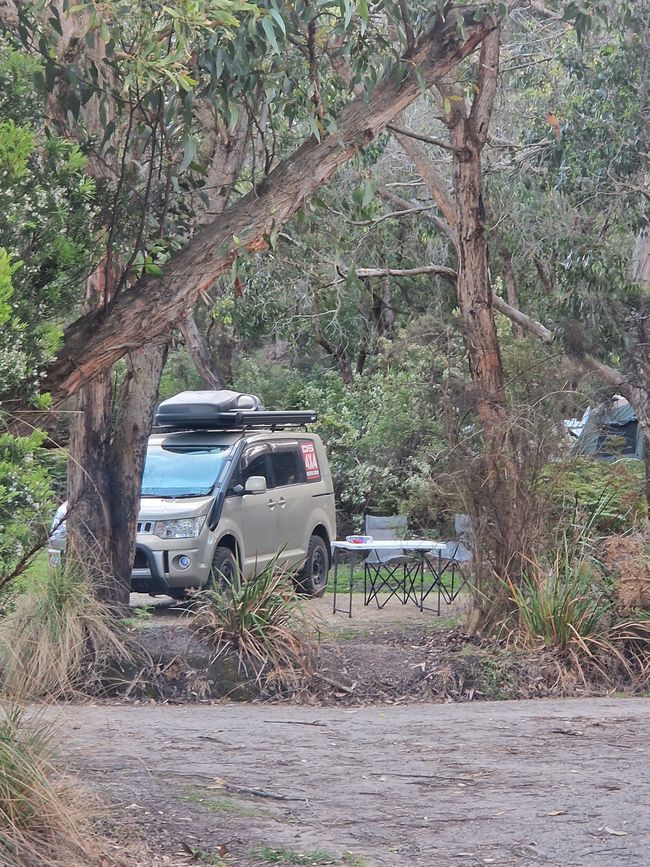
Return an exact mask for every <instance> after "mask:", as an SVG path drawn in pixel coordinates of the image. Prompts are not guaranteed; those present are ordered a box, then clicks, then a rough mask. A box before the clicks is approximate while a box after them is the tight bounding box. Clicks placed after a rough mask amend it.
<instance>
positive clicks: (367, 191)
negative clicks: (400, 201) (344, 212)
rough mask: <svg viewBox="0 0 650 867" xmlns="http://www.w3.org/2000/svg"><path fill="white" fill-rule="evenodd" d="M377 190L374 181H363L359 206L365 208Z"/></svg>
mask: <svg viewBox="0 0 650 867" xmlns="http://www.w3.org/2000/svg"><path fill="white" fill-rule="evenodd" d="M376 192H377V184H376V183H375V182H374V181H365V182H364V184H363V196H362V197H361V207H362V208H365V207H366V206H367V205H369V204H370V202H372V200H373V199H374V198H375V193H376Z"/></svg>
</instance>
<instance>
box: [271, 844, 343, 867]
mask: <svg viewBox="0 0 650 867" xmlns="http://www.w3.org/2000/svg"><path fill="white" fill-rule="evenodd" d="M255 854H256V856H257V857H258V858H259V859H260V861H262V862H263V863H264V864H287V865H302V867H309V865H311V864H333V863H335V861H336V857H335V856H334V855H332V853H331V852H326V851H325V850H323V849H314V850H313V851H311V852H296V851H295V850H294V849H273V848H272V847H270V846H260V847H259V849H257V850H256V852H255Z"/></svg>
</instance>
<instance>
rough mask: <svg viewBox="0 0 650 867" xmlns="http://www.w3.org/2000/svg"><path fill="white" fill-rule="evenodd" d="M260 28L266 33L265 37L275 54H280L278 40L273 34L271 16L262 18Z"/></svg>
mask: <svg viewBox="0 0 650 867" xmlns="http://www.w3.org/2000/svg"><path fill="white" fill-rule="evenodd" d="M262 29H263V30H264V33H265V34H266V38H267V39H268V40H269V42H270V43H271V47H272V48H273V51H274V52H275V54H278V55H279V54H280V46H279V45H278V40H277V39H276V36H275V30H274V29H273V22H272V20H271V18H262Z"/></svg>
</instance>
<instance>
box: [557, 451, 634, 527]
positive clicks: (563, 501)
mask: <svg viewBox="0 0 650 867" xmlns="http://www.w3.org/2000/svg"><path fill="white" fill-rule="evenodd" d="M544 485H545V486H546V488H547V491H548V493H549V496H550V499H551V507H552V512H553V516H554V517H555V518H561V516H562V515H563V514H566V512H567V511H568V510H573V509H575V507H576V505H577V507H578V508H579V509H581V510H585V511H588V512H593V511H594V510H597V512H598V514H597V517H596V520H595V523H594V529H595V530H596V531H598V532H599V533H617V532H621V531H624V530H627V529H629V528H630V527H631V526H635V525H638V524H640V523H641V522H642V521H643V519H644V518H645V516H646V511H647V507H646V503H645V499H644V492H643V485H644V476H643V463H642V462H641V461H636V460H632V459H626V460H620V461H614V462H609V461H597V460H594V459H593V458H585V457H580V458H578V457H572V458H570V459H567V460H564V461H559V462H557V463H555V464H551V465H550V466H549V468H548V470H547V472H546V474H545V480H544Z"/></svg>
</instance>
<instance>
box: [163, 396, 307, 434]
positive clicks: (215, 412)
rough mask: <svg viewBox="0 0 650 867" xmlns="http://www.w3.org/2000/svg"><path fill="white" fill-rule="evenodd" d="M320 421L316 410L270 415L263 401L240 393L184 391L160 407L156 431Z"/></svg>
mask: <svg viewBox="0 0 650 867" xmlns="http://www.w3.org/2000/svg"><path fill="white" fill-rule="evenodd" d="M314 421H316V413H315V412H313V411H312V410H304V411H302V410H299V411H287V412H283V411H270V410H269V411H267V410H265V409H264V405H263V404H262V402H261V400H260V399H259V397H256V396H255V395H254V394H240V393H239V392H236V391H227V390H224V391H182V392H181V393H180V394H176V395H174V397H170V398H168V399H167V400H163V401H162V403H161V404H160V405H159V406H158V409H157V411H156V415H155V418H154V426H155V427H164V428H167V429H169V428H176V429H182V430H188V429H190V430H196V429H202V430H206V429H207V430H240V429H243V428H247V427H265V428H269V427H270V428H276V429H277V428H281V427H291V426H296V425H298V426H300V425H305V424H310V423H311V422H314Z"/></svg>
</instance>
